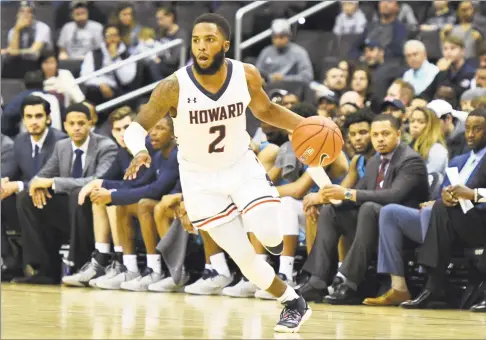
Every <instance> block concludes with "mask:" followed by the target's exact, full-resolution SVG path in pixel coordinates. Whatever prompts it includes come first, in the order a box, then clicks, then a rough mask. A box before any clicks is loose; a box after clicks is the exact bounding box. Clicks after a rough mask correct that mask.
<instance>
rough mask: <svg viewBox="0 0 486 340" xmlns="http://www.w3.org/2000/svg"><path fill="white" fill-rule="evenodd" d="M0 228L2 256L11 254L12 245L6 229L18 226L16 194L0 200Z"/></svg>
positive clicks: (5, 256)
mask: <svg viewBox="0 0 486 340" xmlns="http://www.w3.org/2000/svg"><path fill="white" fill-rule="evenodd" d="M1 205H2V214H1V223H2V226H1V229H2V235H1V236H2V258H4V259H5V258H7V257H9V256H13V255H14V254H13V250H12V247H11V245H10V243H9V241H8V237H7V230H17V231H20V228H19V219H18V217H17V208H16V195H15V194H14V195H12V196H10V197H8V198H6V199H4V200H2V202H1Z"/></svg>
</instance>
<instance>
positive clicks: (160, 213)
mask: <svg viewBox="0 0 486 340" xmlns="http://www.w3.org/2000/svg"><path fill="white" fill-rule="evenodd" d="M168 210H169V207H168V206H167V205H166V204H165V203H164V202H163V201H160V202H159V203H157V204H156V205H155V208H154V217H155V219H156V220H160V219H163V218H164V217H165V216H166V215H167V211H168Z"/></svg>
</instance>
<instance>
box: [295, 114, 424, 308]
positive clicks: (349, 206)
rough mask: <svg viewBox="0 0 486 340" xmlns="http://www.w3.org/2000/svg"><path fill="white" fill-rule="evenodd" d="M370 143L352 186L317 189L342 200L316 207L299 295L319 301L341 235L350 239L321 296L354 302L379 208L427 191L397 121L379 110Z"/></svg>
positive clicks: (414, 201)
mask: <svg viewBox="0 0 486 340" xmlns="http://www.w3.org/2000/svg"><path fill="white" fill-rule="evenodd" d="M371 142H372V144H373V147H374V148H375V150H376V151H377V152H378V154H377V155H375V156H373V157H372V158H370V160H369V161H368V164H367V165H366V171H365V175H364V177H363V178H362V179H361V180H360V181H359V182H358V184H357V185H356V186H355V189H346V188H344V187H342V186H339V185H330V186H326V187H324V188H322V189H321V190H320V192H321V194H322V195H323V196H324V197H325V198H326V199H327V201H329V200H332V199H333V200H343V201H344V203H343V204H342V205H337V206H334V205H330V204H326V205H324V206H322V208H321V210H320V216H319V221H318V223H319V226H318V231H317V237H316V240H315V243H314V246H313V247H312V250H311V252H310V254H309V257H308V259H307V261H306V263H305V264H304V270H305V271H306V272H308V273H310V274H311V277H310V279H309V281H308V282H307V283H306V285H304V286H303V287H302V288H301V292H302V294H303V296H307V297H308V298H310V299H313V300H320V299H322V296H323V295H325V291H326V289H325V288H326V286H327V281H328V280H329V279H330V276H331V274H332V271H333V266H334V264H337V259H335V258H334V257H335V256H334V255H335V253H336V248H337V244H338V240H339V237H340V236H341V235H345V236H347V237H349V238H351V239H353V243H352V246H351V248H350V249H349V251H348V253H347V254H346V257H345V259H344V262H343V264H342V265H341V267H340V268H339V272H338V275H337V276H336V277H335V278H334V282H333V289H334V292H333V293H332V294H331V295H329V296H327V297H326V300H327V301H328V302H329V303H333V304H352V303H357V302H358V296H357V295H358V294H357V286H358V285H359V284H360V283H361V282H362V281H363V279H364V277H365V274H366V271H367V268H368V265H369V264H370V262H371V260H372V258H373V254H374V252H375V250H376V248H377V243H378V216H379V213H380V210H381V208H382V207H383V206H384V205H386V204H390V203H402V204H404V205H407V206H412V207H417V206H418V204H419V203H420V202H422V201H424V200H425V199H426V198H427V196H428V183H427V170H426V167H425V163H424V161H423V160H422V159H421V157H420V155H418V154H417V153H416V152H415V151H413V150H412V149H411V148H410V147H409V146H408V145H406V144H403V143H400V122H399V121H398V120H397V119H396V118H395V117H393V116H392V115H386V114H381V115H378V116H376V117H375V118H374V119H373V122H372V124H371ZM359 302H361V301H359Z"/></svg>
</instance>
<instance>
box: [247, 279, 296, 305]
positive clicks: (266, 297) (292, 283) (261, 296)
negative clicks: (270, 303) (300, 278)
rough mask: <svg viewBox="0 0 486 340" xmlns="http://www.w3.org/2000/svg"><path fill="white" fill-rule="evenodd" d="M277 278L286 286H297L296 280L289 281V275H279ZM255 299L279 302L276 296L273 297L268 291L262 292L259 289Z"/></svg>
mask: <svg viewBox="0 0 486 340" xmlns="http://www.w3.org/2000/svg"><path fill="white" fill-rule="evenodd" d="M277 276H278V277H279V278H280V279H281V280H282V281H283V282H285V283H286V284H288V285H289V286H290V287H295V286H296V283H295V281H294V280H289V279H288V278H287V275H285V274H282V273H278V274H277ZM255 297H256V298H258V299H262V300H277V298H276V297H275V296H273V295H272V294H270V293H269V292H267V291H266V290H261V289H258V290H257V291H256V292H255Z"/></svg>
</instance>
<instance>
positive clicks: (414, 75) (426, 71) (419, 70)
mask: <svg viewBox="0 0 486 340" xmlns="http://www.w3.org/2000/svg"><path fill="white" fill-rule="evenodd" d="M403 51H404V54H405V58H406V60H407V64H408V66H410V69H408V70H407V71H406V72H405V73H404V75H403V80H405V81H407V82H409V83H410V84H412V85H413V88H414V90H415V95H419V94H421V93H422V92H423V91H424V90H425V89H426V88H427V86H429V85H430V84H431V83H432V81H433V80H434V78H435V76H436V75H437V73H439V68H438V67H437V66H436V65H434V64H432V63H430V62H429V61H428V60H427V51H426V49H425V45H424V43H423V42H421V41H418V40H409V41H407V42H406V43H405V46H404V47H403Z"/></svg>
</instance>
